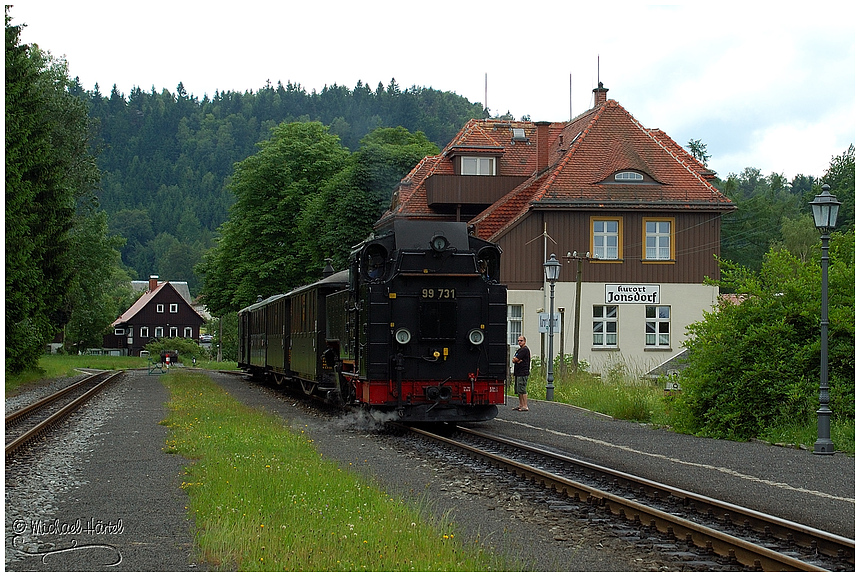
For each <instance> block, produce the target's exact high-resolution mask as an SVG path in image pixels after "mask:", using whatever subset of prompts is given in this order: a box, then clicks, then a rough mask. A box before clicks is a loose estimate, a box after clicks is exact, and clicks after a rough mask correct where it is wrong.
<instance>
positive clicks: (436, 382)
mask: <svg viewBox="0 0 860 577" xmlns="http://www.w3.org/2000/svg"><path fill="white" fill-rule="evenodd" d="M500 255H501V251H500V249H499V247H498V245H495V244H493V243H489V242H486V241H483V240H481V239H478V238H476V237H474V236H471V235H469V234H468V232H467V229H466V225H465V224H464V223H451V222H435V221H434V222H430V221H395V223H394V224H393V226H392V228H391V229H390V230H388V231H384V232H382V233H379V234H377V235H375V236H374V237H372V238H370V239H368V240H367V241H365V242H364V243H362V244H360V245H358V246H357V247H355V248H354V249H353V251H352V253H351V256H350V260H349V267H348V269H347V270H345V271H341V272H339V273H335V274H333V275H330V276H328V277H326V278H324V279H322V280H320V281H318V282H316V283H312V284H310V285H307V286H305V287H301V288H298V289H295V290H293V291H291V292H289V293H286V294H284V295H277V296H275V297H271V298H269V299H266V300H265V301H261V302H259V303H255V304H254V305H251V306H250V307H247V308H245V309H243V310H242V311H240V315H239V317H240V320H239V329H240V354H239V356H240V367H242V368H244V369H246V370H249V371H250V372H252V373H254V374H255V375H257V376H266V377H269V378H273V379H274V380H275V381H276V382H277V383H282V382H284V381H285V380H287V381H288V382H289V383H291V384H294V385H298V386H301V388H302V389H303V390H304V391H305V393H308V394H314V395H318V396H321V397H324V398H326V399H328V400H330V401H332V402H336V403H342V404H347V405H363V406H366V407H369V408H373V409H379V410H382V411H387V412H390V413H392V414H393V416H395V417H396V418H398V419H400V420H402V421H409V422H428V421H429V422H457V421H480V420H487V419H492V418H493V417H495V416H496V415H497V414H498V408H497V405H499V404H504V402H505V397H504V394H505V390H504V385H505V378H506V375H507V369H508V359H507V352H508V348H507V336H506V322H507V320H506V319H507V294H506V289H505V287H504V286H502V285H500V284H499V282H498V279H499V276H498V274H499V262H500Z"/></svg>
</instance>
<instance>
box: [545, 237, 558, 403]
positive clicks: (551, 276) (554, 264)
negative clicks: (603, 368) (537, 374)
mask: <svg viewBox="0 0 860 577" xmlns="http://www.w3.org/2000/svg"><path fill="white" fill-rule="evenodd" d="M543 270H544V272H545V273H546V280H547V281H548V282H549V366H548V367H547V371H546V400H547V401H551V400H553V390H554V387H553V386H552V361H553V358H552V333H553V325H554V324H555V322H554V321H555V318H554V317H555V314H554V312H553V307H554V306H555V281H557V280H558V275H559V273H560V272H561V263H560V262H558V260H557V259H556V258H555V254H551V255H549V260H548V261H546V262H545V263H543Z"/></svg>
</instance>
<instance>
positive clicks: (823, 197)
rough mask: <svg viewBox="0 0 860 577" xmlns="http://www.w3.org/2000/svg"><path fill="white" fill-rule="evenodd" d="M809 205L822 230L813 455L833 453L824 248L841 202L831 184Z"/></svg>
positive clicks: (827, 245) (833, 227)
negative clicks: (819, 350) (816, 393)
mask: <svg viewBox="0 0 860 577" xmlns="http://www.w3.org/2000/svg"><path fill="white" fill-rule="evenodd" d="M809 204H810V205H812V218H813V219H814V220H815V228H817V229H818V231H819V232H820V233H821V385H820V387H819V389H818V402H819V405H820V406H819V408H818V411H817V414H818V440H816V441H815V447H814V449H813V451H812V452H813V453H814V454H816V455H832V454H833V453H834V452H835V451H834V449H833V441H831V440H830V415H831V411H830V407H829V406H828V405H829V404H830V386H829V385H828V382H827V325H828V324H829V323H828V319H827V308H828V303H827V267H828V265H829V261H830V258H829V257H828V254H827V251H828V249H829V248H830V232H831V231H832V230H833V229H835V228H836V214H837V213H838V212H839V205H840V204H842V203H841V202H839V201H838V200H836V197H835V196H833V195H832V194H830V186H829V185H827V184H825V185H824V186H822V187H821V194H819V195H818V196H816V197H815V200H813V201H812V202H810V203H809Z"/></svg>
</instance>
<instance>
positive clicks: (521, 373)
mask: <svg viewBox="0 0 860 577" xmlns="http://www.w3.org/2000/svg"><path fill="white" fill-rule="evenodd" d="M517 344H518V345H519V346H520V348H519V349H517V352H516V353H514V358H513V359H512V360H513V363H514V393H516V394H517V396H518V397H519V398H520V404H519V406H518V407H514V410H515V411H528V410H529V399H528V389H527V387H526V386H527V384H528V381H529V372H531V367H532V353H531V351H529V348H528V347H527V346H526V338H525V337H524V336H522V335H520V336H519V337H518V338H517Z"/></svg>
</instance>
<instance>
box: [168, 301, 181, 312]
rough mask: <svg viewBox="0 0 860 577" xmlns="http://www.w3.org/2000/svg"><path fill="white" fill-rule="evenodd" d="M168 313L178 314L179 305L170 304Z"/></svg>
mask: <svg viewBox="0 0 860 577" xmlns="http://www.w3.org/2000/svg"><path fill="white" fill-rule="evenodd" d="M170 312H172V313H178V312H179V304H177V303H170Z"/></svg>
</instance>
